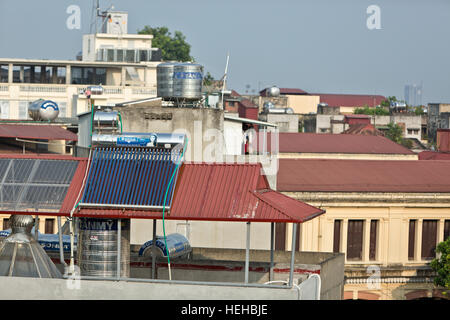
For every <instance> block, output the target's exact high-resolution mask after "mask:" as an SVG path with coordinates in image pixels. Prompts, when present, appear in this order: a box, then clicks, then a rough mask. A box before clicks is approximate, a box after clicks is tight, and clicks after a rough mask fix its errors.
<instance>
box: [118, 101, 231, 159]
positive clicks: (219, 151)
mask: <svg viewBox="0 0 450 320" xmlns="http://www.w3.org/2000/svg"><path fill="white" fill-rule="evenodd" d="M116 110H119V111H120V113H121V114H122V121H123V131H124V132H126V131H128V132H160V133H185V134H186V135H187V137H188V146H187V149H186V154H185V160H186V161H206V160H208V161H214V160H215V159H220V158H221V157H222V156H223V154H225V145H224V120H223V110H219V109H210V108H195V109H194V108H168V107H136V106H129V107H121V108H116ZM162 114H164V115H167V114H170V117H171V120H157V119H156V120H155V119H154V118H155V115H156V117H158V115H162ZM150 119H151V120H150Z"/></svg>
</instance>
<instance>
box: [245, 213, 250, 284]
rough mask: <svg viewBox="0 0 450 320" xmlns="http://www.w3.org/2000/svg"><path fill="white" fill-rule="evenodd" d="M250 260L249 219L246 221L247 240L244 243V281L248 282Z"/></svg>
mask: <svg viewBox="0 0 450 320" xmlns="http://www.w3.org/2000/svg"><path fill="white" fill-rule="evenodd" d="M249 260H250V221H248V222H247V242H246V245H245V283H248V271H249V267H250V264H249Z"/></svg>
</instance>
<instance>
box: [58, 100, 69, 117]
mask: <svg viewBox="0 0 450 320" xmlns="http://www.w3.org/2000/svg"><path fill="white" fill-rule="evenodd" d="M58 107H59V114H58V116H59V117H60V118H65V117H66V116H67V114H66V112H67V111H66V110H67V103H66V102H58Z"/></svg>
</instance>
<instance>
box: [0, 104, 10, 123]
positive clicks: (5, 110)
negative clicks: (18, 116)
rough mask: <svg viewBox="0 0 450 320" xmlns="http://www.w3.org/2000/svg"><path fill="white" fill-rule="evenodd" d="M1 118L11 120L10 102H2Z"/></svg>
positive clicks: (0, 107)
mask: <svg viewBox="0 0 450 320" xmlns="http://www.w3.org/2000/svg"><path fill="white" fill-rule="evenodd" d="M0 118H1V119H9V101H8V100H0Z"/></svg>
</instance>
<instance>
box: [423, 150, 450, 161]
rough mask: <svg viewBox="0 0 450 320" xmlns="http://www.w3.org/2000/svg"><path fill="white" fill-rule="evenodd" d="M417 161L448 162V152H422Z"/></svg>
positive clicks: (449, 153) (449, 155) (449, 154)
mask: <svg viewBox="0 0 450 320" xmlns="http://www.w3.org/2000/svg"><path fill="white" fill-rule="evenodd" d="M419 160H450V152H434V151H422V152H420V153H419Z"/></svg>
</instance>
